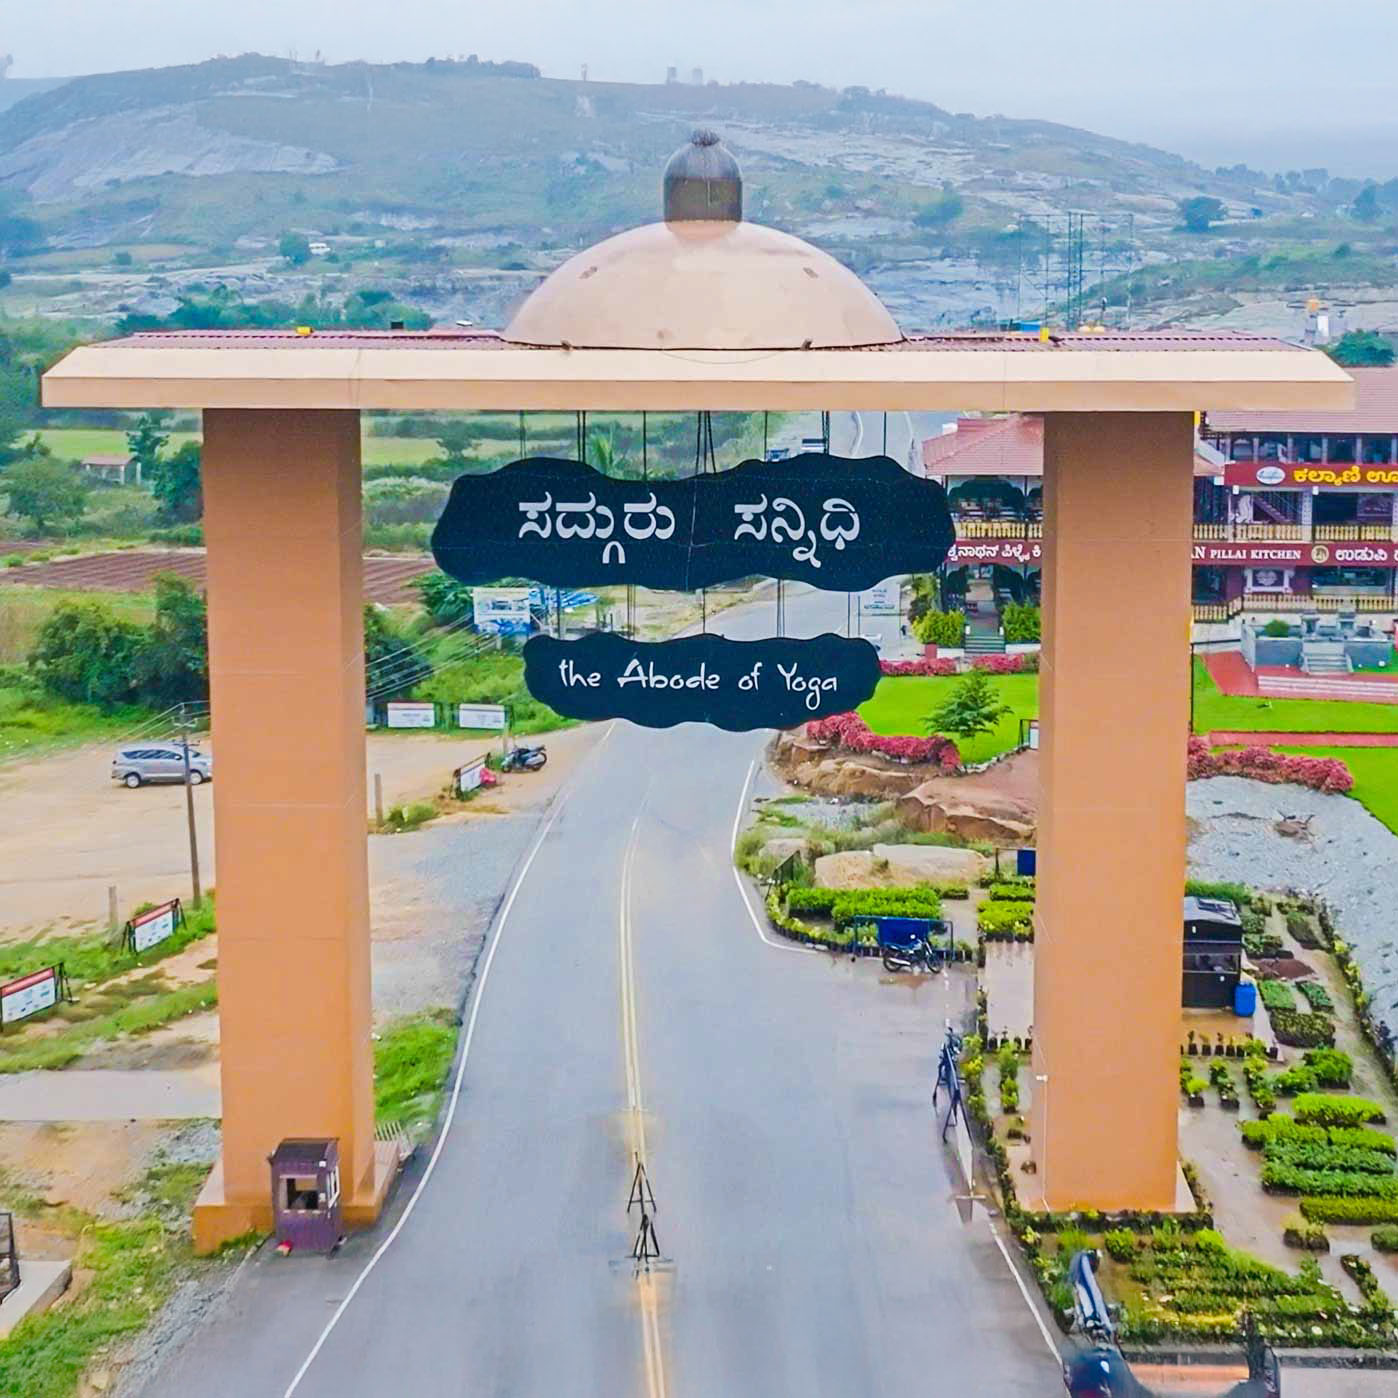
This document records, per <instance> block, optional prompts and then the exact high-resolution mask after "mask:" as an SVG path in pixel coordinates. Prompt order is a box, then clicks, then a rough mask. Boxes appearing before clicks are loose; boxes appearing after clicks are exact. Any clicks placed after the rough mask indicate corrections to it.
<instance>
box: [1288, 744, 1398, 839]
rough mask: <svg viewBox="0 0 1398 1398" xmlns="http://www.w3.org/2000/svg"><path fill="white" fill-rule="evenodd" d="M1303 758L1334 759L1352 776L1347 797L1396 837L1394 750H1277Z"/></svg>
mask: <svg viewBox="0 0 1398 1398" xmlns="http://www.w3.org/2000/svg"><path fill="white" fill-rule="evenodd" d="M1279 751H1281V752H1299V753H1304V754H1305V755H1306V756H1307V757H1338V758H1339V759H1340V761H1341V762H1343V763H1344V764H1345V765H1346V766H1347V767H1348V768H1349V769H1350V771H1351V772H1353V773H1354V790H1353V791H1352V792H1351V793H1350V795H1351V796H1353V797H1354V799H1355V800H1356V801H1358V802H1359V803H1360V804H1361V805H1363V806H1364V808H1365V809H1366V810H1367V811H1368V812H1369V814H1370V815H1372V816H1374V817H1376V818H1377V819H1378V820H1381V821H1383V823H1384V824H1385V825H1386V826H1388V828H1389V829H1390V830H1391V831H1393V833H1394V834H1395V835H1398V748H1281V749H1279Z"/></svg>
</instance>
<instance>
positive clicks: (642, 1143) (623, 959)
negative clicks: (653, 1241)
mask: <svg viewBox="0 0 1398 1398" xmlns="http://www.w3.org/2000/svg"><path fill="white" fill-rule="evenodd" d="M642 804H643V807H644V803H642ZM640 836H641V813H640V812H639V811H638V812H637V814H636V819H635V821H634V822H633V823H632V826H631V837H630V839H629V840H628V841H627V845H626V854H625V856H624V857H623V859H622V864H621V907H620V910H619V913H618V917H617V935H618V940H619V946H620V956H619V961H620V966H621V1045H622V1057H623V1059H624V1060H625V1066H626V1138H627V1146H628V1147H629V1151H630V1154H631V1158H632V1160H639V1161H641V1163H642V1164H644V1163H645V1161H646V1114H645V1104H644V1101H643V1099H642V1096H641V1047H640V1036H639V1035H638V1034H637V1032H636V966H635V952H634V938H633V935H632V926H631V894H632V884H633V876H634V873H635V868H636V846H637V844H638V843H639V841H640ZM636 1286H637V1291H638V1295H639V1300H640V1303H641V1346H642V1350H643V1352H644V1355H645V1369H646V1393H647V1398H666V1393H667V1391H668V1390H667V1389H666V1386H665V1361H664V1355H663V1353H662V1351H661V1344H660V1307H659V1300H658V1297H657V1295H656V1279H655V1277H654V1276H653V1275H652V1274H651V1273H650V1272H649V1271H646V1270H644V1269H642V1270H641V1271H639V1272H638V1273H637V1274H636Z"/></svg>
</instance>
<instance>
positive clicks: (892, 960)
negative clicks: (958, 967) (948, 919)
mask: <svg viewBox="0 0 1398 1398" xmlns="http://www.w3.org/2000/svg"><path fill="white" fill-rule="evenodd" d="M946 935H947V924H946V923H945V922H943V921H941V920H940V919H935V920H933V921H931V922H930V923H929V925H928V928H927V932H926V933H925V934H924V935H923V936H921V937H919V938H918V939H917V940H915V941H912V942H905V943H901V944H900V943H896V942H889V941H884V942H883V965H884V970H886V971H929V972H931V973H932V974H933V975H936V973H937V972H938V971H940V970H941V969H942V967H943V966H944V965H946V960H947V953H946V951H944V950H943V949H942V948H941V947H936V946H933V945H932V938H933V937H945V936H946Z"/></svg>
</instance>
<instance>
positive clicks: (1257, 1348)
mask: <svg viewBox="0 0 1398 1398" xmlns="http://www.w3.org/2000/svg"><path fill="white" fill-rule="evenodd" d="M1097 1260H1098V1259H1097V1254H1096V1253H1095V1252H1079V1253H1075V1254H1074V1256H1073V1260H1072V1261H1071V1262H1070V1263H1069V1264H1068V1283H1069V1285H1070V1286H1071V1287H1072V1288H1073V1331H1074V1333H1076V1334H1079V1335H1081V1336H1083V1337H1084V1338H1085V1339H1086V1341H1087V1345H1086V1347H1085V1348H1082V1349H1079V1350H1078V1351H1077V1352H1076V1353H1074V1354H1071V1355H1070V1356H1069V1357H1068V1358H1066V1359H1065V1360H1064V1361H1063V1383H1064V1386H1065V1387H1066V1388H1067V1390H1068V1392H1069V1393H1070V1394H1071V1395H1072V1398H1155V1394H1154V1392H1153V1390H1151V1389H1149V1388H1147V1387H1146V1386H1145V1384H1143V1383H1142V1382H1141V1381H1140V1379H1138V1378H1137V1377H1136V1375H1135V1374H1133V1373H1132V1372H1131V1366H1130V1365H1129V1364H1128V1363H1127V1362H1126V1358H1125V1356H1124V1355H1123V1354H1122V1352H1121V1350H1120V1348H1119V1347H1118V1346H1117V1342H1116V1322H1115V1321H1114V1320H1113V1318H1112V1314H1111V1311H1110V1310H1109V1309H1108V1307H1107V1303H1106V1300H1105V1299H1104V1298H1103V1296H1102V1289H1101V1287H1099V1286H1098V1285H1097V1276H1096V1272H1097ZM1243 1339H1244V1343H1245V1345H1246V1348H1247V1375H1246V1377H1243V1376H1242V1375H1241V1373H1240V1375H1239V1382H1238V1383H1236V1384H1234V1385H1233V1386H1232V1387H1231V1388H1229V1389H1227V1390H1225V1391H1224V1392H1223V1393H1222V1394H1220V1395H1219V1398H1279V1395H1280V1393H1281V1369H1280V1367H1279V1366H1278V1364H1277V1357H1276V1355H1274V1354H1273V1353H1272V1350H1271V1347H1270V1346H1269V1345H1267V1344H1266V1343H1265V1342H1264V1341H1263V1340H1262V1338H1261V1337H1260V1336H1259V1335H1258V1333H1257V1327H1256V1325H1255V1324H1254V1323H1253V1320H1252V1317H1251V1316H1245V1317H1244V1319H1243Z"/></svg>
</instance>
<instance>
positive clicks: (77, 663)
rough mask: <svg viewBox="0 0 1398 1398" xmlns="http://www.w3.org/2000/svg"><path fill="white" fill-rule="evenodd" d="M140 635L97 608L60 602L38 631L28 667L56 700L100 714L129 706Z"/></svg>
mask: <svg viewBox="0 0 1398 1398" xmlns="http://www.w3.org/2000/svg"><path fill="white" fill-rule="evenodd" d="M141 633H142V628H141V627H140V626H138V625H136V623H135V622H131V621H124V620H122V618H120V617H118V616H117V615H116V614H115V613H114V612H113V611H112V610H111V609H110V608H109V607H107V606H106V605H105V604H104V603H102V602H64V603H62V604H60V605H59V606H57V607H55V608H54V610H53V611H52V612H51V613H50V614H49V617H48V620H47V621H45V622H44V624H43V626H41V627H40V628H39V634H38V637H37V638H36V640H35V643H34V649H33V650H32V651H31V652H30V655H29V667H30V669H31V671H32V672H33V674H34V676H35V678H36V679H37V680H38V681H39V683H40V684H42V685H43V687H44V688H45V689H47V690H48V691H49V692H50V693H51V694H56V695H58V697H59V698H60V699H68V700H71V701H72V702H74V703H77V704H97V705H99V706H101V707H102V708H112V707H114V706H115V705H117V704H125V703H129V702H130V701H131V700H132V698H133V697H134V693H133V691H134V685H133V681H132V667H133V664H134V662H135V658H136V653H137V651H138V650H139V649H140V646H141V641H142V634H141Z"/></svg>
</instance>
